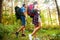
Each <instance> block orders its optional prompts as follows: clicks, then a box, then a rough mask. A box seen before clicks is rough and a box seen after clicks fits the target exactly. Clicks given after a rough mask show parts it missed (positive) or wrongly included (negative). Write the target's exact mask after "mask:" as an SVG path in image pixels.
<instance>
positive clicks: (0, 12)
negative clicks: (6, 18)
mask: <svg viewBox="0 0 60 40" xmlns="http://www.w3.org/2000/svg"><path fill="white" fill-rule="evenodd" d="M2 1H3V0H0V23H1V20H2Z"/></svg>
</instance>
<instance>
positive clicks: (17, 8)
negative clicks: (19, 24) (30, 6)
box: [15, 6, 24, 19]
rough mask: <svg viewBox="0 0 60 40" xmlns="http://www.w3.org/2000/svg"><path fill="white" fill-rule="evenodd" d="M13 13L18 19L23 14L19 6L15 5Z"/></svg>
mask: <svg viewBox="0 0 60 40" xmlns="http://www.w3.org/2000/svg"><path fill="white" fill-rule="evenodd" d="M15 15H16V18H17V19H20V16H24V13H23V12H21V8H19V7H18V6H16V7H15Z"/></svg>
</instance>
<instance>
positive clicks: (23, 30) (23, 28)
mask: <svg viewBox="0 0 60 40" xmlns="http://www.w3.org/2000/svg"><path fill="white" fill-rule="evenodd" d="M21 22H22V26H21V28H19V29H18V31H17V34H18V33H19V32H20V31H22V36H25V35H24V32H25V17H24V16H21Z"/></svg>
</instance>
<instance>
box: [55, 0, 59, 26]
mask: <svg viewBox="0 0 60 40" xmlns="http://www.w3.org/2000/svg"><path fill="white" fill-rule="evenodd" d="M55 3H56V8H57V12H58V20H59V25H60V12H59V7H58V3H57V0H55Z"/></svg>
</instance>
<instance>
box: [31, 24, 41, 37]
mask: <svg viewBox="0 0 60 40" xmlns="http://www.w3.org/2000/svg"><path fill="white" fill-rule="evenodd" d="M40 28H41V25H40V24H39V25H38V26H35V28H34V30H33V32H32V36H35V37H36V32H37V31H38V30H39V29H40Z"/></svg>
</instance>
